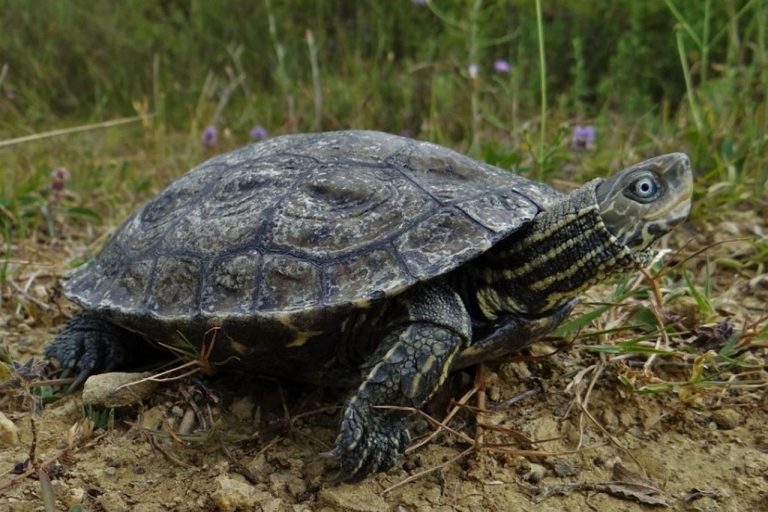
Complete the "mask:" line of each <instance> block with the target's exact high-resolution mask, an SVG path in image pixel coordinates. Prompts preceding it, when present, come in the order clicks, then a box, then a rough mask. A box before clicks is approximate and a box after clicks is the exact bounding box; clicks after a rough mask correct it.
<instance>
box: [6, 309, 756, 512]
mask: <svg viewBox="0 0 768 512" xmlns="http://www.w3.org/2000/svg"><path fill="white" fill-rule="evenodd" d="M11 324H12V322H11ZM54 330H55V328H47V329H34V328H32V329H25V328H19V327H18V326H16V328H15V329H14V330H13V332H15V334H9V331H6V333H5V334H6V336H11V339H12V340H14V341H15V343H14V342H12V343H11V346H16V347H22V349H23V350H20V352H24V354H15V355H18V356H19V357H21V358H23V357H24V356H25V355H32V354H37V353H39V351H40V349H41V345H42V343H43V342H44V340H46V339H48V338H49V337H50V335H51V333H52V332H53V331H54ZM545 350H547V347H546V346H545V345H544V344H539V345H537V346H535V347H534V348H533V353H534V354H536V353H537V351H545ZM623 364H625V363H621V364H618V363H614V362H607V363H606V362H601V361H600V360H599V358H598V357H595V356H592V355H589V354H588V353H586V352H583V351H577V350H567V351H563V352H559V353H557V354H555V355H552V356H550V357H545V358H541V359H533V360H531V359H529V360H527V361H517V362H508V363H502V364H500V365H497V366H491V367H489V368H488V373H487V375H486V379H485V382H486V397H487V404H486V406H487V408H488V409H490V410H492V411H493V412H492V413H491V414H488V415H486V416H485V417H484V419H483V420H482V421H483V422H484V423H485V424H486V425H489V426H490V427H489V428H486V429H484V433H483V439H482V444H483V445H484V446H485V448H484V449H483V450H482V451H481V452H480V453H477V452H474V451H471V450H469V451H468V452H467V453H464V452H465V451H467V449H468V448H471V446H470V445H469V444H468V443H467V442H466V441H465V440H463V439H461V438H459V437H457V436H456V435H453V434H450V433H446V432H443V433H441V434H440V435H439V436H437V437H436V438H434V439H433V440H431V441H430V442H429V443H428V444H427V445H426V446H423V447H421V448H419V449H417V450H415V451H413V452H412V453H409V454H408V455H407V456H406V457H404V461H403V464H402V465H401V466H400V467H398V468H396V469H393V470H391V471H389V472H388V473H384V474H379V475H376V476H375V477H373V478H369V479H367V480H365V481H363V482H361V483H356V484H343V485H331V484H329V483H328V482H327V477H326V475H327V474H329V473H332V468H331V467H330V466H332V463H331V462H328V461H326V459H324V458H322V457H321V456H320V454H321V453H322V452H324V451H326V450H328V449H329V447H330V446H331V444H332V442H333V440H334V438H335V427H336V414H337V411H336V410H334V409H333V408H332V407H329V406H333V405H338V404H339V403H341V401H342V399H343V394H342V393H341V392H337V391H333V390H318V389H309V388H307V387H303V386H300V385H299V386H297V385H292V384H290V383H276V382H272V381H267V380H259V379H253V380H252V381H251V382H244V380H243V379H242V378H227V377H224V378H218V379H214V380H207V381H202V380H199V379H198V380H196V379H194V378H193V379H190V380H184V381H178V382H173V383H170V384H165V385H163V386H161V387H160V388H159V389H158V390H157V391H156V392H155V393H153V394H152V396H151V397H150V398H149V399H147V400H145V402H144V403H143V404H142V405H140V406H135V407H130V408H127V409H125V410H120V411H115V412H114V414H113V415H111V416H110V415H108V414H100V415H97V414H95V413H93V412H90V413H87V412H84V410H83V407H82V402H81V397H80V395H79V394H75V395H72V396H69V397H67V398H65V399H62V400H59V401H57V402H55V403H53V404H51V405H48V406H46V407H45V409H44V411H43V413H42V415H40V416H36V417H35V418H36V419H35V420H34V422H35V424H36V430H37V446H36V451H35V455H36V459H37V460H38V463H42V464H44V463H45V462H46V461H49V460H53V458H55V457H56V456H57V455H58V454H61V452H62V448H63V447H64V446H66V443H67V442H71V443H72V446H73V448H72V449H71V450H69V451H66V450H64V451H66V452H67V453H66V454H64V455H63V456H59V457H58V460H57V461H56V462H54V463H53V464H50V465H49V466H46V468H47V469H46V472H47V473H48V474H49V475H50V478H51V480H52V487H53V490H54V494H55V497H56V499H57V504H58V507H59V508H60V509H61V510H72V509H70V507H75V506H76V505H81V507H82V510H97V511H100V510H104V511H120V510H137V511H169V510H173V511H185V510H190V511H191V510H230V511H232V510H265V511H282V510H291V511H300V510H355V511H374V510H397V511H401V510H446V511H447V510H542V511H548V510H553V511H554V510H572V511H582V510H584V511H587V510H617V511H634V510H646V509H649V508H651V507H654V506H662V505H660V504H661V503H666V504H667V506H668V507H669V509H671V510H697V511H721V510H722V511H748V510H749V511H759V510H768V507H767V506H766V503H768V429H766V425H767V424H768V400H766V394H765V393H764V391H761V390H759V389H758V390H755V391H749V390H743V389H742V390H739V391H725V392H721V391H718V392H715V393H711V394H701V395H697V396H695V397H691V398H690V399H689V400H681V398H680V396H678V395H674V394H633V393H630V392H629V391H628V389H627V388H626V387H625V386H623V385H622V384H620V383H619V382H618V380H617V375H616V371H617V370H619V369H621V368H622V365H623ZM595 377H596V378H595ZM472 382H473V381H472V376H471V375H469V374H460V375H458V376H456V377H454V378H453V383H452V384H453V385H452V389H451V391H450V393H453V392H454V391H457V392H456V394H455V395H454V396H456V397H459V396H461V393H462V391H466V390H467V389H469V388H471V387H472ZM526 391H528V392H529V393H526V394H524V392H526ZM587 393H588V394H589V396H586V394H587ZM517 398H519V400H516V399H517ZM438 401H440V400H438ZM442 402H443V403H441V404H437V405H434V406H433V407H432V409H430V412H432V413H434V414H435V415H436V416H439V415H441V414H444V412H445V410H446V408H450V405H451V404H450V402H447V401H446V400H445V398H443V400H442ZM511 402H514V403H511ZM475 403H476V402H475V397H472V398H471V399H470V400H469V404H470V405H473V404H475ZM580 403H582V404H584V408H582V407H581V406H580V405H579V404H580ZM15 404H16V406H14V407H11V406H10V405H11V404H10V402H6V403H5V405H6V407H4V410H5V414H6V415H7V416H8V417H9V418H10V419H11V420H12V421H13V422H14V423H15V424H16V425H17V427H18V428H19V431H20V442H19V443H18V444H17V445H16V446H12V447H7V446H6V447H4V449H3V450H2V452H0V468H2V471H3V475H2V478H1V479H0V482H10V481H11V480H12V479H14V482H13V484H12V485H10V486H8V485H6V486H5V487H4V488H3V489H2V490H1V491H0V496H2V501H1V502H0V503H2V509H3V510H11V511H32V510H44V505H43V501H42V499H41V497H40V486H39V484H38V481H37V480H36V479H34V478H32V477H28V478H22V479H19V477H18V476H17V475H15V474H13V472H12V470H13V468H14V467H15V466H16V467H17V472H18V470H19V468H18V465H19V464H20V463H23V462H24V461H25V460H26V459H27V458H28V456H29V453H30V445H31V443H32V431H31V420H32V417H33V415H32V414H30V413H29V412H23V408H20V407H18V405H19V403H18V402H15ZM585 410H586V411H587V412H588V413H589V414H586V413H584V411H585ZM188 411H192V413H190V412H188ZM301 413H309V414H305V415H304V416H298V415H300V414H301ZM286 414H287V415H286ZM185 415H186V416H188V417H193V418H194V419H193V420H192V422H193V426H192V427H191V428H189V427H187V428H186V430H185V431H187V432H189V434H187V435H180V434H176V433H177V432H179V429H180V424H181V423H182V422H183V421H184V417H185ZM297 416H298V417H297ZM85 417H90V418H96V420H97V422H98V421H99V420H101V421H103V422H104V423H105V424H106V426H107V428H106V429H103V428H98V427H97V428H95V429H93V432H92V433H90V434H89V433H88V432H87V430H88V429H87V428H86V432H85V434H83V433H82V432H77V431H76V429H77V428H78V427H77V426H78V425H79V426H80V428H81V429H82V426H83V425H84V423H86V426H87V422H84V418H85ZM288 417H291V418H292V419H291V420H288V419H287V418H288ZM187 423H189V420H187ZM414 423H415V424H414V427H413V431H414V432H415V433H416V434H417V435H418V434H419V433H428V432H430V431H431V428H430V426H429V423H428V422H427V421H426V420H425V419H424V418H417V419H416V420H415V422H414ZM598 425H599V426H598ZM451 426H452V427H453V428H456V429H459V430H461V432H462V433H464V434H466V435H467V436H469V437H472V438H474V437H475V435H476V433H477V432H476V428H475V421H474V417H473V416H471V415H469V414H467V413H460V414H459V415H457V418H455V419H454V420H453V421H452V422H451ZM491 427H492V429H491ZM182 437H183V439H181V438H182ZM534 440H535V442H534ZM491 444H494V445H502V446H498V447H496V448H494V449H492V448H491V447H490V446H489V445H491ZM505 451H506V453H505ZM523 451H527V453H528V454H527V455H526V456H521V455H519V454H516V453H519V452H523ZM462 453H464V455H463V456H462V455H461V454H462ZM621 468H626V469H627V470H628V471H629V472H630V473H629V474H626V475H622V474H616V473H614V472H615V471H616V470H617V469H621ZM21 469H23V468H21ZM430 469H431V470H433V471H431V472H429V473H426V474H424V475H422V476H418V475H420V473H422V472H425V471H427V470H430ZM409 479H410V481H409ZM611 484H613V486H611ZM0 485H2V483H0ZM633 493H634V495H633ZM635 496H639V498H638V497H635ZM638 499H639V500H640V501H638ZM652 503H658V504H659V505H652ZM74 510H77V508H74Z"/></svg>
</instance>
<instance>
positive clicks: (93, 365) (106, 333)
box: [45, 313, 152, 391]
mask: <svg viewBox="0 0 768 512" xmlns="http://www.w3.org/2000/svg"><path fill="white" fill-rule="evenodd" d="M142 343H143V341H142V340H141V337H140V336H138V335H137V334H134V333H132V332H130V331H127V330H125V329H123V328H122V327H119V326H117V325H115V324H113V323H111V322H109V321H107V320H104V319H102V318H99V317H96V316H94V315H91V314H88V313H80V314H78V315H75V316H74V317H72V319H71V320H70V321H69V322H68V323H67V325H65V326H64V328H63V329H62V330H61V331H60V332H59V334H57V335H56V338H54V340H53V341H52V342H51V343H50V344H49V345H48V346H47V347H46V348H45V357H47V358H48V359H54V360H56V361H58V363H59V365H60V366H61V368H62V377H65V378H66V377H68V376H69V375H72V374H73V373H74V374H75V380H74V382H72V384H71V385H70V386H69V389H68V390H67V391H73V390H75V389H77V388H79V387H80V386H81V385H82V384H83V382H85V380H86V379H87V378H88V377H90V376H91V375H94V374H97V373H105V372H109V371H113V370H117V369H120V368H127V367H130V366H132V365H135V364H136V363H137V362H139V359H140V358H138V357H137V356H136V354H137V353H139V352H142V351H144V352H146V351H150V352H152V349H151V348H150V347H143V346H142V347H141V350H137V349H139V346H138V344H142ZM131 344H133V347H132V348H130V345H131Z"/></svg>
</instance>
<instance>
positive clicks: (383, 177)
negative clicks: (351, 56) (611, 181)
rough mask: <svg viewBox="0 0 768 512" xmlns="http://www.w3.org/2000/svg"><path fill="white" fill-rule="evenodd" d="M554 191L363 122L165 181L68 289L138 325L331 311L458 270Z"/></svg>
mask: <svg viewBox="0 0 768 512" xmlns="http://www.w3.org/2000/svg"><path fill="white" fill-rule="evenodd" d="M558 197H559V194H558V193H557V192H555V191H554V190H553V189H551V188H550V187H548V186H546V185H543V184H540V183H537V182H533V181H530V180H528V179H525V178H523V177H520V176H517V175H515V174H513V173H511V172H508V171H505V170H502V169H499V168H496V167H493V166H490V165H487V164H484V163H482V162H478V161H476V160H473V159H471V158H469V157H466V156H463V155H461V154H459V153H456V152H455V151H452V150H450V149H447V148H445V147H441V146H438V145H435V144H431V143H427V142H419V141H416V140H413V139H409V138H404V137H398V136H394V135H389V134H385V133H379V132H370V131H342V132H329V133H315V134H302V135H286V136H282V137H277V138H274V139H271V140H268V141H266V142H262V143H258V144H254V145H250V146H247V147H244V148H241V149H238V150H235V151H232V152H230V153H227V154H223V155H220V156H217V157H215V158H213V159H211V160H208V161H207V162H205V163H203V164H202V165H200V166H199V167H196V168H195V169H193V170H191V171H190V172H188V173H187V174H185V175H184V176H182V177H180V178H178V179H177V180H175V181H174V182H172V183H171V184H170V185H169V186H168V187H166V188H165V189H164V190H163V191H162V192H160V194H158V195H157V196H156V197H155V198H154V199H152V200H150V201H149V202H147V203H146V204H144V205H143V206H142V207H140V208H139V209H138V210H136V211H135V212H134V213H133V214H132V215H131V216H130V217H129V218H128V219H127V220H126V221H125V223H123V224H122V226H120V227H119V228H118V229H117V231H116V233H115V234H114V235H113V236H112V238H111V239H110V240H109V241H108V242H107V244H106V245H105V247H104V248H103V250H102V251H101V253H100V254H99V255H98V256H96V257H95V258H94V259H93V260H92V261H90V262H89V263H88V264H86V265H84V266H82V267H80V268H78V269H76V270H75V271H74V272H73V274H71V276H70V278H69V280H68V281H67V283H66V284H65V292H66V294H67V295H68V297H70V298H71V299H72V300H74V301H75V302H76V303H78V304H79V305H80V306H82V307H83V308H85V309H88V310H94V311H99V312H103V313H105V314H108V315H110V316H112V317H119V318H122V319H126V318H130V319H132V320H133V321H130V322H127V323H130V324H133V325H134V329H140V325H141V321H142V320H143V319H149V318H151V319H152V320H153V321H154V322H174V323H177V324H178V323H180V322H181V323H183V322H189V321H192V320H193V319H194V320H195V321H196V322H198V323H199V322H200V321H202V322H203V324H205V321H206V320H210V321H215V320H218V321H221V320H226V319H231V320H234V321H237V322H240V323H248V322H254V321H263V320H264V319H265V317H273V318H280V319H281V322H282V323H283V324H285V323H286V322H290V321H291V318H292V317H293V315H298V314H301V315H303V316H304V317H305V318H306V317H307V316H309V317H311V316H312V315H323V316H325V317H328V316H329V315H330V314H331V313H332V312H333V311H336V310H338V309H339V308H342V309H344V310H347V311H348V310H349V309H350V308H356V307H362V306H364V305H367V304H369V303H370V302H372V301H376V300H379V299H382V298H386V297H391V296H393V295H395V294H398V293H400V292H402V291H403V290H405V289H407V288H408V287H410V286H413V285H414V284H415V283H418V282H420V281H425V280H429V279H432V278H434V277H436V276H440V275H442V274H444V273H446V272H448V271H450V270H452V269H454V268H456V267H458V266H460V265H462V264H463V263H465V262H466V261H468V260H470V259H472V258H474V257H476V256H478V255H479V254H481V253H483V252H485V251H487V250H488V249H489V248H490V247H492V246H493V245H494V243H496V242H497V241H498V240H500V239H501V238H503V237H505V236H508V235H509V234H510V233H512V232H514V231H516V230H517V229H519V228H520V227H521V226H522V225H524V224H525V223H527V222H528V221H530V220H531V219H532V218H533V217H534V216H535V215H536V214H537V213H538V212H539V211H540V210H541V209H542V208H545V207H546V206H547V205H548V204H550V203H551V202H552V201H554V200H556V199H557V198H558ZM124 323H126V322H124ZM213 323H215V322H213Z"/></svg>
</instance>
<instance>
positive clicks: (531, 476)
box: [523, 463, 547, 484]
mask: <svg viewBox="0 0 768 512" xmlns="http://www.w3.org/2000/svg"><path fill="white" fill-rule="evenodd" d="M546 474H547V468H545V467H544V466H542V465H541V464H534V463H530V464H529V465H528V472H527V473H526V474H525V475H523V479H524V480H526V481H528V482H531V483H532V484H536V483H539V482H541V479H542V478H544V475H546Z"/></svg>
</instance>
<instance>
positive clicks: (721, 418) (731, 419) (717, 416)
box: [712, 407, 742, 430]
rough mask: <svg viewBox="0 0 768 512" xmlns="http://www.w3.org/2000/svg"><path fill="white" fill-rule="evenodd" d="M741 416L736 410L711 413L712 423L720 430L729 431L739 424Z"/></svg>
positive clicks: (728, 409) (727, 409)
mask: <svg viewBox="0 0 768 512" xmlns="http://www.w3.org/2000/svg"><path fill="white" fill-rule="evenodd" d="M741 420H742V418H741V414H740V413H739V411H737V410H736V409H731V408H728V407H726V408H724V409H718V410H716V411H715V412H713V413H712V421H714V422H715V425H717V428H719V429H720V430H731V429H734V428H736V427H738V426H739V425H740V424H741Z"/></svg>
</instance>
